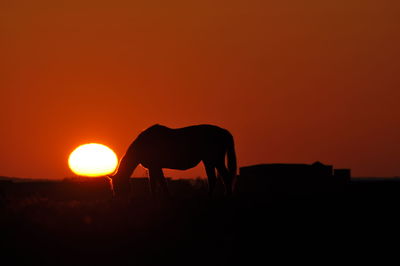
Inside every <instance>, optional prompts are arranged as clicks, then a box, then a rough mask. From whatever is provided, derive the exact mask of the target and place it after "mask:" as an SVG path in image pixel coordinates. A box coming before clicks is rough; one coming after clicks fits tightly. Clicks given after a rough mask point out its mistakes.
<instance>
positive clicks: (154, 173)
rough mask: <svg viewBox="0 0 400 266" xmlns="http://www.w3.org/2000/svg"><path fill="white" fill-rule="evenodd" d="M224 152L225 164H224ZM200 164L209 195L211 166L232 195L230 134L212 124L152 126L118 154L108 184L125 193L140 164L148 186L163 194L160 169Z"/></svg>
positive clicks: (233, 170) (233, 172)
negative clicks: (206, 179) (143, 169)
mask: <svg viewBox="0 0 400 266" xmlns="http://www.w3.org/2000/svg"><path fill="white" fill-rule="evenodd" d="M225 155H227V165H228V167H226V166H225ZM201 161H202V162H203V163H204V166H205V169H206V173H207V177H208V185H209V194H210V195H211V194H212V193H213V190H214V187H215V184H216V174H215V169H217V170H218V173H219V175H220V176H221V177H222V178H223V182H224V185H225V193H226V194H227V195H230V194H232V184H233V179H234V177H235V176H236V168H237V166H236V154H235V147H234V141H233V137H232V135H231V133H229V131H227V130H226V129H223V128H220V127H217V126H213V125H195V126H189V127H184V128H178V129H171V128H168V127H165V126H162V125H158V124H157V125H154V126H151V127H149V128H148V129H146V130H144V131H143V132H142V133H140V134H139V136H138V137H137V138H136V139H135V140H134V141H133V142H132V144H131V145H130V146H129V148H128V150H127V151H126V153H125V155H124V156H123V157H122V159H121V161H120V163H119V167H118V170H117V171H116V172H115V173H114V175H113V176H110V178H111V179H112V186H113V190H114V193H115V194H116V195H121V194H126V193H129V178H130V176H131V174H132V172H133V171H134V170H135V168H136V167H137V166H138V165H139V164H141V165H143V166H144V167H145V168H147V169H148V170H149V178H150V189H151V192H152V194H153V196H154V195H156V193H157V192H156V190H157V187H160V188H161V190H162V192H163V193H164V195H168V188H167V184H166V181H165V178H164V174H163V171H162V169H163V168H169V169H178V170H186V169H189V168H192V167H195V166H196V165H197V164H199V163H200V162H201Z"/></svg>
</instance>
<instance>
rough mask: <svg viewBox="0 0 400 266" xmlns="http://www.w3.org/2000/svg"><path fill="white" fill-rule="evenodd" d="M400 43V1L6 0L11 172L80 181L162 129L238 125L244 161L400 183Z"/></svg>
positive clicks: (1, 6) (1, 168)
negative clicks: (71, 162)
mask: <svg viewBox="0 0 400 266" xmlns="http://www.w3.org/2000/svg"><path fill="white" fill-rule="evenodd" d="M399 47H400V2H398V1H393V0H380V1H368V0H359V1H356V0H335V1H333V0H329V1H320V0H315V1H297V0H287V1H285V0H283V1H281V0H280V1H252V0H246V1H216V0H212V1H211V0H206V1H184V0H178V1H176V0H172V1H151V0H150V1H130V0H129V1H128V0H125V1H121V0H114V1H101V0H100V1H99V0H96V1H94V0H79V1H77V0H72V1H71V0H68V1H51V0H35V1H20V0H13V1H1V3H0V58H1V63H0V88H1V94H0V101H1V102H0V104H1V110H2V111H1V115H0V119H1V120H0V121H1V126H2V128H1V131H0V150H1V154H0V175H6V176H20V177H40V178H63V177H65V176H71V175H73V174H72V173H71V172H70V170H69V169H68V164H67V158H68V155H69V153H70V152H71V151H72V150H73V149H74V148H75V147H76V146H78V145H80V144H83V143H86V142H100V143H103V144H106V145H108V146H110V147H111V148H113V149H114V150H115V152H116V153H117V154H118V156H121V155H122V154H123V153H124V152H125V149H126V148H127V146H128V145H129V144H130V143H131V141H132V140H133V139H134V138H135V137H136V135H137V134H138V133H139V132H140V131H141V130H142V129H144V128H146V127H148V126H150V125H152V124H154V123H160V124H165V125H167V126H170V127H182V126H187V125H191V124H199V123H211V124H217V125H220V126H222V127H225V128H227V129H229V130H230V131H231V132H232V133H233V134H234V136H235V139H236V149H237V154H238V163H239V166H244V165H249V164H256V163H263V162H265V163H272V162H298V163H312V162H314V161H316V160H320V161H322V162H325V163H328V164H333V165H334V166H336V167H346V168H351V169H352V170H353V175H354V176H393V175H400V163H399V162H400V142H399V137H400V125H399V122H400V106H399V104H398V101H399V100H400V90H399V88H400V86H399V85H400V73H399V70H400V49H399ZM143 174H144V170H143V169H139V170H137V171H136V172H135V175H143ZM167 175H172V176H174V177H183V176H185V177H194V176H198V175H202V176H204V172H203V169H202V168H200V167H197V168H196V169H194V170H190V171H187V172H168V173H167Z"/></svg>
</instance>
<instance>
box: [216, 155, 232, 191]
mask: <svg viewBox="0 0 400 266" xmlns="http://www.w3.org/2000/svg"><path fill="white" fill-rule="evenodd" d="M217 170H218V173H219V175H220V176H221V177H222V179H223V181H224V185H225V193H226V195H227V196H230V195H232V181H233V178H232V176H231V175H230V173H229V171H228V169H227V168H226V166H225V164H224V162H222V163H219V164H218V165H217Z"/></svg>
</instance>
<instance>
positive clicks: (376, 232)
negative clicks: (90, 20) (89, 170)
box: [0, 179, 400, 265]
mask: <svg viewBox="0 0 400 266" xmlns="http://www.w3.org/2000/svg"><path fill="white" fill-rule="evenodd" d="M135 182H136V183H134V184H133V185H134V186H133V188H134V191H133V192H134V193H133V197H132V198H131V199H130V200H113V199H111V195H110V192H109V189H108V185H107V183H106V182H105V181H104V180H102V179H98V180H92V181H85V182H83V181H82V182H77V181H63V182H34V183H33V182H26V183H7V182H3V183H2V184H1V185H0V188H1V200H0V204H1V206H0V218H1V220H0V225H1V246H2V247H1V256H2V259H3V261H4V263H2V265H233V264H236V265H264V264H265V265H266V264H270V265H275V264H289V263H290V264H306V265H307V264H321V265H324V264H333V263H335V264H339V263H340V264H342V263H357V264H361V263H372V264H379V265H381V264H383V263H385V262H389V261H391V262H392V263H397V262H398V261H399V258H398V257H399V256H398V254H399V252H398V248H399V244H398V243H399V241H400V238H399V237H400V233H399V232H400V230H399V228H400V218H399V215H398V214H399V211H400V208H399V202H400V182H398V181H397V180H380V181H379V180H372V179H371V180H370V181H367V180H357V179H353V181H351V183H350V184H347V185H345V186H341V187H335V188H334V189H329V190H322V191H318V190H317V189H316V190H315V191H311V192H310V191H307V192H306V193H303V192H302V191H297V192H296V193H293V190H290V191H291V192H290V193H288V192H287V191H289V190H286V189H283V188H274V189H271V188H270V189H269V190H268V189H264V187H263V186H262V184H253V185H254V186H253V187H254V189H253V190H251V189H250V190H249V189H247V190H246V191H245V192H243V191H242V192H241V193H239V192H240V191H241V190H240V189H239V190H238V191H239V192H238V194H236V195H235V196H234V197H232V198H229V199H228V198H224V197H223V196H222V194H223V192H222V188H221V187H219V188H218V189H217V191H216V193H215V194H216V196H215V197H213V198H211V199H210V198H208V197H207V190H206V183H205V181H202V180H197V181H183V180H180V181H170V182H169V187H170V189H171V192H172V194H173V198H172V199H169V200H152V199H151V198H150V197H149V195H148V191H147V184H146V182H145V180H139V181H135ZM239 185H240V183H238V188H240V186H239ZM266 191H269V192H268V193H267V192H266ZM271 191H273V193H271Z"/></svg>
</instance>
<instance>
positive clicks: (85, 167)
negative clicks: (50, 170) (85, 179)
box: [68, 143, 118, 176]
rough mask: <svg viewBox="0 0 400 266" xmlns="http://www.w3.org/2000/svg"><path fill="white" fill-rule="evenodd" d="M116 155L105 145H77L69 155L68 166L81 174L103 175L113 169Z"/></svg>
mask: <svg viewBox="0 0 400 266" xmlns="http://www.w3.org/2000/svg"><path fill="white" fill-rule="evenodd" d="M117 164H118V158H117V155H116V154H115V153H114V151H113V150H111V149H110V148H108V147H107V146H105V145H102V144H97V143H89V144H84V145H81V146H79V147H77V148H76V149H75V150H74V151H73V152H72V153H71V154H70V156H69V159H68V165H69V168H70V169H71V170H72V172H74V173H75V174H77V175H81V176H103V175H107V174H110V173H112V172H114V171H115V168H116V167H117Z"/></svg>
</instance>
